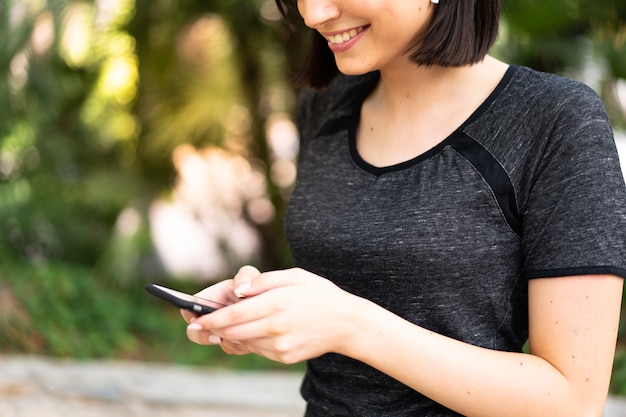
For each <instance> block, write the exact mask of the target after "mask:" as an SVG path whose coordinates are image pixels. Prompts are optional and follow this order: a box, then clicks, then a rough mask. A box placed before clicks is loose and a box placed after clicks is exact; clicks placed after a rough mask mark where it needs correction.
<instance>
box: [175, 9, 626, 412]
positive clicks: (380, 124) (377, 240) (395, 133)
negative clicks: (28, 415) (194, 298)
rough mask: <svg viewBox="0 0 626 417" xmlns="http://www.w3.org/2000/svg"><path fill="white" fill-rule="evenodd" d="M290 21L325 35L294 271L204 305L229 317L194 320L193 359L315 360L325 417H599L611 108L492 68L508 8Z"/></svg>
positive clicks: (305, 152) (292, 210)
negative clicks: (200, 352)
mask: <svg viewBox="0 0 626 417" xmlns="http://www.w3.org/2000/svg"><path fill="white" fill-rule="evenodd" d="M279 6H280V7H281V10H283V11H284V12H285V14H288V13H290V12H291V11H292V10H295V8H296V6H297V10H298V11H299V13H300V15H301V16H302V18H303V19H304V22H305V24H306V25H307V26H309V27H310V28H312V29H313V30H314V31H316V32H317V33H318V34H319V35H317V37H316V38H315V41H314V43H313V46H312V49H311V55H310V59H309V61H308V64H307V67H306V68H305V70H304V72H303V76H302V78H303V79H304V80H305V81H306V82H308V83H309V84H310V86H312V87H314V88H313V89H305V90H304V91H303V93H302V95H301V99H300V102H299V108H298V123H299V128H300V134H301V139H302V144H303V145H302V157H301V163H300V166H299V174H298V181H297V185H296V188H295V191H294V193H293V196H292V198H291V200H290V203H289V208H288V212H287V216H286V231H287V237H288V240H289V243H290V246H291V249H292V251H293V255H294V258H295V260H296V264H297V268H293V269H288V270H283V271H271V272H265V273H260V272H259V271H257V270H256V269H254V268H253V267H251V266H246V267H244V268H242V269H241V270H240V272H239V273H238V274H237V275H236V276H235V277H234V279H232V280H228V281H224V282H221V283H218V284H216V285H214V286H212V287H209V288H207V289H205V290H204V291H202V292H201V293H200V295H202V296H206V297H207V298H213V299H216V298H217V299H218V301H224V302H229V303H233V305H230V306H228V307H226V308H223V309H221V310H219V311H217V312H215V313H212V314H209V315H206V316H202V317H199V318H196V317H193V316H192V315H191V314H189V313H186V312H185V313H183V315H184V316H185V319H186V320H187V321H188V322H189V323H190V324H189V326H188V328H187V335H188V337H189V338H190V339H191V340H192V341H194V342H196V343H200V344H221V347H222V349H224V350H225V351H226V352H228V353H232V354H248V353H256V354H259V355H262V356H264V357H267V358H270V359H273V360H276V361H279V362H284V363H294V362H298V361H304V360H306V361H307V364H308V367H307V373H306V376H305V379H304V382H303V386H302V394H303V396H304V398H305V399H306V401H307V404H308V405H307V410H306V415H307V416H309V417H316V416H325V417H327V416H376V417H379V416H457V415H466V416H482V417H488V416H494V417H502V416H507V417H515V416H551V417H557V416H567V417H573V416H600V415H601V413H602V409H603V405H604V401H605V399H606V395H607V390H608V384H609V378H610V373H611V367H612V363H613V355H614V349H615V343H616V338H617V327H618V320H619V314H620V304H621V294H622V279H623V277H624V276H626V187H625V186H624V180H623V178H622V176H621V171H620V167H619V162H618V156H617V152H616V149H615V145H614V141H613V136H612V130H611V126H610V125H609V122H608V121H607V117H606V114H605V111H604V108H603V106H602V104H601V102H600V101H599V99H598V97H597V96H596V95H595V94H594V93H593V92H592V91H591V90H590V89H589V88H587V87H586V86H584V85H582V84H580V83H577V82H574V81H571V80H567V79H564V78H560V77H557V76H554V75H549V74H544V73H538V72H535V71H533V70H530V69H528V68H523V67H516V66H510V65H507V64H505V63H502V62H500V61H498V60H496V59H494V58H492V57H490V56H488V55H487V51H488V49H489V48H490V46H491V45H492V44H493V42H494V40H495V38H496V36H497V25H498V17H499V10H500V6H499V2H498V1H497V0H440V2H439V3H437V1H435V0H394V1H387V0H299V1H298V2H297V5H296V2H295V1H294V0H280V1H279ZM235 301H238V302H236V303H235ZM527 341H528V350H529V353H523V351H522V350H523V346H524V345H525V343H526V342H527ZM243 395H245V394H243Z"/></svg>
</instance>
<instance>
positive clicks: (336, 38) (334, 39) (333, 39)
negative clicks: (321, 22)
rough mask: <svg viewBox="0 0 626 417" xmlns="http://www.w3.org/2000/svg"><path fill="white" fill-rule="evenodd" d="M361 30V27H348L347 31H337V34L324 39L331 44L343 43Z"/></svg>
mask: <svg viewBox="0 0 626 417" xmlns="http://www.w3.org/2000/svg"><path fill="white" fill-rule="evenodd" d="M361 32H363V28H362V27H361V28H358V29H350V30H349V31H347V32H343V33H339V34H337V35H330V36H327V37H326V40H328V42H330V43H333V44H339V43H344V42H347V41H349V40H350V39H352V38H354V37H355V36H356V35H358V34H359V33H361Z"/></svg>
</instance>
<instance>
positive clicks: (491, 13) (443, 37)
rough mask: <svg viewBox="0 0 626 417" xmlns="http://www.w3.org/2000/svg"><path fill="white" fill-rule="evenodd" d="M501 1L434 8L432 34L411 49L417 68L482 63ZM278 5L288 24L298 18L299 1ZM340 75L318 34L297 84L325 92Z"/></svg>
mask: <svg viewBox="0 0 626 417" xmlns="http://www.w3.org/2000/svg"><path fill="white" fill-rule="evenodd" d="M313 1H314V0H313ZM382 1H384V0H382ZM500 2H501V0H440V2H439V4H436V5H434V7H435V13H434V15H433V20H432V22H431V25H430V27H429V29H428V31H427V32H426V33H425V35H424V36H423V37H422V38H420V39H419V40H418V41H417V42H416V43H415V44H414V45H412V46H411V47H410V48H409V59H410V60H411V61H412V62H414V63H415V64H416V65H425V66H431V65H440V66H444V67H460V66H464V65H472V64H476V63H478V62H480V61H482V60H483V59H484V58H485V56H486V55H487V53H488V52H489V49H490V48H491V46H492V45H493V44H494V43H495V41H496V39H497V38H498V27H499V20H500V10H501V5H500ZM276 5H277V6H278V9H279V10H280V12H281V14H282V15H283V17H284V18H285V19H286V20H287V21H288V22H291V20H290V19H293V18H294V16H296V15H298V10H297V0H276ZM292 27H293V25H292ZM338 74H339V69H338V68H337V65H336V63H335V57H334V55H333V53H332V51H331V50H330V48H328V42H327V41H326V39H325V38H324V37H323V36H322V35H320V34H319V33H318V32H317V31H315V32H314V33H313V39H312V43H311V47H310V49H309V53H308V56H307V59H306V61H305V64H304V67H303V68H302V69H301V71H300V73H299V74H297V76H296V81H297V82H298V83H299V84H300V85H308V86H310V87H312V88H314V89H322V88H324V87H326V86H327V85H328V84H329V83H330V82H331V81H332V80H333V79H334V78H335V77H336V76H337V75H338Z"/></svg>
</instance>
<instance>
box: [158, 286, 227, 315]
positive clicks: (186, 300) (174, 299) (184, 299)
mask: <svg viewBox="0 0 626 417" xmlns="http://www.w3.org/2000/svg"><path fill="white" fill-rule="evenodd" d="M146 290H147V291H148V292H149V293H150V294H152V295H154V296H156V297H158V298H160V299H162V300H165V301H167V302H169V303H170V304H173V305H174V306H176V307H178V308H183V309H186V310H189V311H192V312H194V313H196V314H208V313H211V312H213V311H215V310H217V309H219V308H222V307H225V306H226V304H222V303H218V302H217V301H211V300H207V299H205V298H202V297H197V296H195V295H191V294H185V293H183V292H180V291H176V290H173V289H171V288H166V287H163V286H161V285H157V284H148V285H147V286H146Z"/></svg>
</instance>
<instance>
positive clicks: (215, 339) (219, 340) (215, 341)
mask: <svg viewBox="0 0 626 417" xmlns="http://www.w3.org/2000/svg"><path fill="white" fill-rule="evenodd" d="M209 343H212V344H214V345H219V344H220V343H222V338H221V337H219V336H215V335H214V334H212V335H211V336H209Z"/></svg>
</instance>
